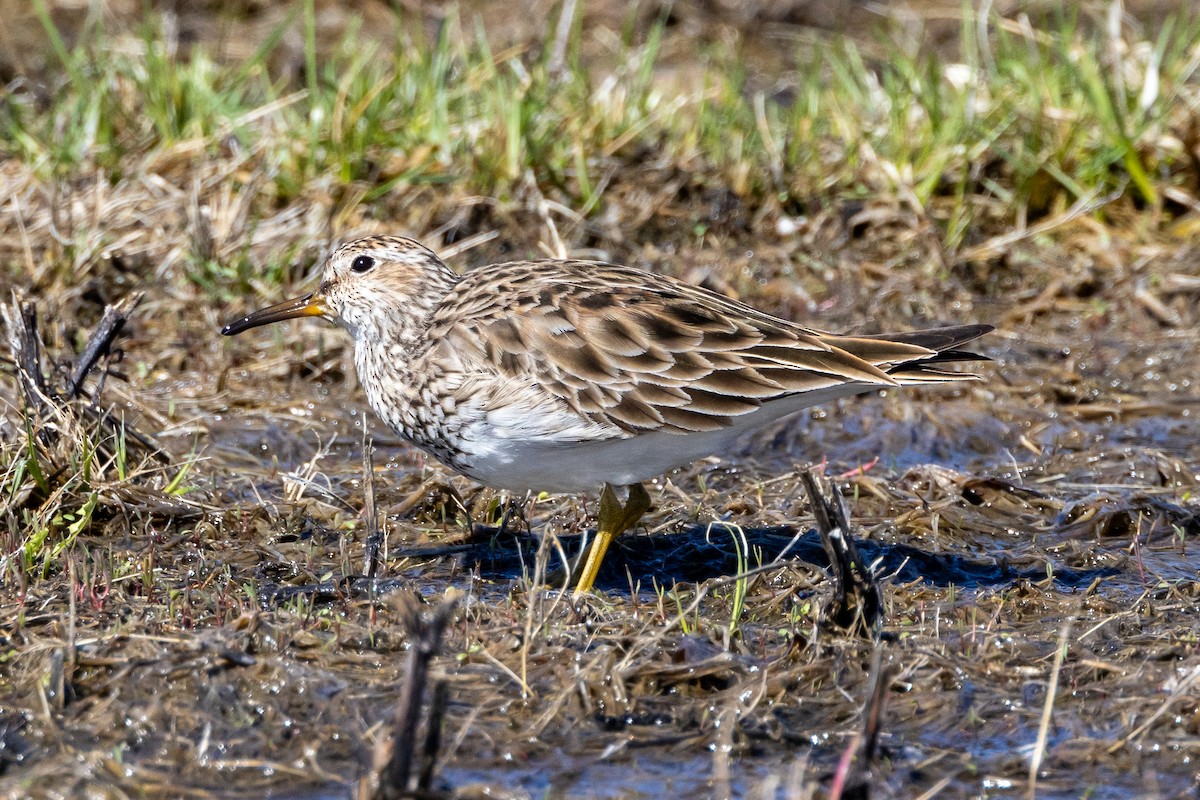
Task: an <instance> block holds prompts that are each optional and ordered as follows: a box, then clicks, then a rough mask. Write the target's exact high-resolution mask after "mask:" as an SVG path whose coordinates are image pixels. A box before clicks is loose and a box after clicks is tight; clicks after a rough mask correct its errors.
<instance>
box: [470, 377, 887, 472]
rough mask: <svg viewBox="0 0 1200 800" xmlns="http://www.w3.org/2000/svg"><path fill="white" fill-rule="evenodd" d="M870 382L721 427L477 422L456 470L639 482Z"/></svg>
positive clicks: (810, 395) (783, 403)
mask: <svg viewBox="0 0 1200 800" xmlns="http://www.w3.org/2000/svg"><path fill="white" fill-rule="evenodd" d="M876 388H878V387H874V386H863V385H861V384H860V385H854V384H841V385H839V386H833V387H830V388H828V389H823V390H820V391H815V392H807V393H805V394H803V395H797V396H794V397H789V398H785V399H782V400H777V401H774V402H772V403H768V404H766V405H764V406H762V407H761V408H759V409H757V410H756V411H753V412H751V413H750V414H746V415H745V416H742V417H738V418H737V420H736V423H735V424H734V425H733V426H731V427H728V428H723V429H721V430H717V431H708V432H700V433H688V434H678V433H662V432H650V433H643V434H640V435H637V436H632V437H629V438H624V439H618V438H609V439H601V440H590V441H587V440H585V441H563V440H561V439H549V438H545V437H528V436H520V435H506V433H508V432H507V431H505V430H504V429H502V428H498V427H497V426H495V425H489V424H486V423H484V422H483V421H480V422H479V423H476V424H475V425H474V426H472V428H471V429H469V430H465V431H464V432H463V433H464V441H462V442H461V446H462V448H463V456H464V459H463V460H464V461H465V462H468V463H467V466H466V467H465V468H464V469H463V470H462V471H463V472H464V474H466V475H467V476H468V477H470V478H473V479H475V480H477V481H479V482H480V483H482V484H485V485H487V486H492V487H495V488H497V489H506V490H509V491H527V490H533V491H540V492H561V493H574V492H583V491H592V490H595V489H598V488H599V487H600V486H601V485H603V484H605V483H611V484H613V485H614V486H621V485H628V484H631V483H640V482H642V481H645V480H649V479H650V478H654V477H656V476H658V475H661V474H663V473H664V472H667V471H668V470H672V469H674V468H676V467H680V466H683V465H685V464H689V463H691V462H692V461H695V460H696V459H699V458H704V457H706V456H710V455H714V454H720V453H722V452H727V451H728V450H730V449H731V448H732V447H733V446H734V444H735V442H736V441H737V439H738V438H740V437H741V436H742V435H743V434H746V433H748V432H750V431H752V430H755V429H756V428H761V427H763V426H765V425H768V424H770V423H772V422H775V421H777V420H779V419H781V418H783V417H786V416H788V415H791V414H795V413H796V412H798V411H801V410H803V409H805V408H808V407H809V406H812V405H816V404H818V403H824V402H827V401H829V400H832V399H835V398H838V397H845V396H847V395H852V394H861V393H862V392H867V391H871V390H872V389H876Z"/></svg>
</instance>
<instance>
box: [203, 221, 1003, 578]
mask: <svg viewBox="0 0 1200 800" xmlns="http://www.w3.org/2000/svg"><path fill="white" fill-rule="evenodd" d="M299 317H322V318H324V319H326V320H328V321H331V322H333V323H336V324H337V325H339V326H341V327H342V328H344V329H345V330H346V331H347V332H348V333H349V334H350V337H351V338H352V339H353V342H354V365H355V369H356V371H357V373H358V377H359V383H360V384H361V386H362V387H363V389H364V390H365V392H366V396H367V401H368V403H369V404H370V406H371V408H372V410H373V411H374V412H375V413H376V414H377V415H378V416H379V417H380V418H381V419H382V420H383V421H384V422H385V423H386V424H387V425H388V426H389V427H391V428H392V429H393V430H394V431H396V433H397V434H399V435H400V436H401V437H403V438H404V439H406V440H407V441H409V442H411V443H412V444H414V445H416V446H417V447H419V448H421V449H422V450H424V451H426V452H427V453H429V454H430V455H432V456H434V457H435V458H436V459H438V460H439V461H441V462H442V463H443V464H445V465H446V466H447V467H449V468H450V469H451V470H454V471H455V472H457V473H460V474H462V475H465V476H467V477H468V478H471V479H472V480H474V481H477V482H479V483H481V484H484V485H486V486H490V487H493V488H496V489H500V490H506V491H511V492H523V491H529V490H532V491H537V492H550V493H581V492H586V491H591V490H594V489H596V488H597V487H599V488H600V507H599V514H598V519H597V532H596V535H595V537H594V538H593V541H592V543H591V545H590V546H589V547H588V549H587V553H586V557H585V558H583V559H582V566H581V567H580V568H579V569H578V570H577V571H576V576H575V577H576V580H575V596H576V597H578V596H581V595H585V594H587V593H589V592H591V591H592V590H593V588H594V584H595V579H596V575H597V573H598V571H599V569H600V564H601V562H602V561H603V559H604V556H605V554H606V552H607V551H608V548H609V546H610V544H611V543H612V542H613V540H615V539H616V538H617V537H618V536H620V535H621V534H622V533H624V532H625V531H627V530H629V529H630V528H632V527H634V526H635V525H636V524H637V523H638V521H639V520H640V519H641V517H642V516H643V515H644V514H645V513H646V511H648V510H649V509H650V506H651V501H650V496H649V494H648V493H647V491H646V489H645V486H644V485H643V484H644V482H645V481H648V480H650V479H652V478H655V477H657V476H660V475H662V474H663V473H666V472H668V471H670V470H672V469H675V468H677V467H680V466H683V465H686V464H688V463H690V462H692V461H695V460H697V459H699V458H704V457H707V456H711V455H714V454H720V453H725V452H728V451H729V449H730V448H732V447H733V446H734V444H735V442H736V441H737V440H738V439H739V438H740V437H742V436H743V435H744V434H746V433H748V432H749V431H752V430H756V429H759V428H762V427H763V426H766V425H768V424H771V423H773V422H776V421H778V420H781V419H783V418H785V417H788V416H791V415H794V414H796V413H797V412H799V411H801V410H803V409H805V408H808V407H810V406H813V405H816V404H818V403H825V402H828V401H831V400H835V399H837V398H841V397H847V396H850V395H856V394H863V393H866V392H871V391H874V390H878V389H883V388H888V387H895V386H909V385H920V384H931V383H944V382H952V381H966V380H978V379H979V376H978V375H976V374H974V373H970V372H961V371H956V370H947V369H946V368H945V365H946V364H947V363H950V362H956V361H980V360H986V358H985V357H983V356H981V355H977V354H975V353H972V352H969V351H966V350H961V349H959V348H960V347H961V346H962V345H964V344H966V343H968V342H971V341H973V340H975V339H978V338H979V337H981V336H983V335H984V334H986V333H988V332H989V331H991V330H994V328H993V327H992V326H991V325H986V324H968V325H956V326H951V327H942V328H935V329H927V330H916V331H910V332H905V333H893V334H882V335H879V334H876V335H857V334H854V335H840V334H834V333H828V332H825V331H821V330H816V329H813V328H808V327H804V326H802V325H799V324H797V323H794V322H790V321H788V320H785V319H782V318H779V317H775V316H772V315H770V314H767V313H765V312H763V311H759V310H757V309H755V308H753V307H752V306H750V305H747V304H745V303H742V302H739V301H737V300H734V299H731V298H729V297H726V296H724V295H721V294H718V293H716V292H713V291H709V290H707V289H705V288H702V287H699V286H694V285H691V284H688V283H686V282H684V281H681V280H678V279H675V278H671V277H668V276H665V275H660V274H656V273H652V272H648V271H645V270H641V269H637V268H634V267H629V266H621V265H618V264H610V263H603V262H596V261H582V260H571V259H551V260H535V261H512V262H508V263H502V264H495V265H491V266H483V267H477V268H475V269H473V270H470V271H467V272H466V273H465V274H462V275H459V274H458V273H456V272H455V271H454V270H452V269H451V268H450V267H448V266H447V265H446V264H445V262H443V261H442V259H440V258H439V257H438V256H437V254H436V253H434V251H432V250H430V249H429V248H427V247H425V246H423V245H422V244H420V243H419V242H417V241H415V240H413V239H409V238H404V237H399V236H386V235H376V236H369V237H366V238H360V239H356V240H354V241H350V242H348V243H346V244H343V245H341V246H340V247H338V248H336V249H335V250H334V251H333V252H332V253H331V255H330V256H329V257H328V259H327V260H326V262H325V264H324V267H323V271H322V276H321V280H320V284H319V285H318V287H317V289H316V291H314V292H312V293H311V294H308V295H305V296H303V297H299V298H296V299H292V300H285V301H283V302H281V303H277V304H275V305H272V306H269V307H267V308H263V309H260V310H258V311H254V312H252V313H250V314H248V315H246V316H244V317H241V318H240V319H237V320H235V321H232V322H230V323H229V324H228V325H226V326H225V327H224V328H223V329H222V333H223V334H225V335H227V336H232V335H234V334H238V333H242V332H243V331H246V330H249V329H251V328H255V327H258V326H260V325H267V324H270V323H275V322H279V321H282V320H287V319H293V318H299ZM618 495H624V499H623V500H622V499H621V498H620V497H619V496H618Z"/></svg>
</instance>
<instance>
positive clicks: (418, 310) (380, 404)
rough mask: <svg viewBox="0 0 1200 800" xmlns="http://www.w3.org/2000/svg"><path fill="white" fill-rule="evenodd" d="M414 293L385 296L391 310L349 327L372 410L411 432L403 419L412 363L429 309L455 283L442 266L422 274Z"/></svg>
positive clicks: (422, 345) (413, 379)
mask: <svg viewBox="0 0 1200 800" xmlns="http://www.w3.org/2000/svg"><path fill="white" fill-rule="evenodd" d="M425 280H426V284H425V288H424V290H423V291H421V292H419V293H412V294H406V295H404V296H397V297H395V298H388V299H386V300H385V302H386V304H387V307H388V308H390V309H392V310H394V312H395V313H391V314H387V315H383V316H381V317H379V318H376V319H373V320H372V321H371V324H370V325H364V326H362V327H361V328H360V329H359V330H357V331H355V332H354V366H355V369H356V370H357V372H358V377H359V383H360V384H361V385H362V386H363V388H364V389H365V390H366V393H367V400H368V401H369V402H370V404H371V407H372V408H373V409H374V410H375V412H376V413H377V414H378V415H379V416H380V417H382V418H383V420H384V421H385V422H387V423H388V425H390V426H391V427H392V428H393V429H395V430H397V431H400V432H401V433H402V434H403V435H405V436H408V437H409V438H411V437H412V435H413V434H412V432H411V431H410V428H411V426H412V423H413V420H411V419H408V418H407V417H408V416H409V414H410V412H411V408H412V402H413V400H414V397H413V396H414V394H416V393H418V392H419V384H420V383H421V381H420V380H419V379H418V378H419V376H414V374H413V365H414V363H415V362H417V361H419V360H420V358H421V356H422V354H424V353H425V351H426V350H428V349H429V346H430V342H429V339H428V331H429V327H430V324H431V322H432V320H433V317H434V314H435V313H436V311H437V309H438V307H439V306H440V305H441V304H442V301H443V300H444V299H445V297H446V295H448V294H449V293H450V292H451V291H452V290H453V289H454V286H455V284H457V283H458V281H459V277H458V276H457V275H456V274H455V273H454V272H452V271H451V270H450V269H449V268H448V267H443V268H442V269H441V270H438V271H436V272H434V271H432V270H431V271H430V273H427V274H426V276H425Z"/></svg>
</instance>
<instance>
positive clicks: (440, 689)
mask: <svg viewBox="0 0 1200 800" xmlns="http://www.w3.org/2000/svg"><path fill="white" fill-rule="evenodd" d="M454 606H455V603H454V601H453V600H445V601H442V602H441V603H439V604H438V605H437V606H435V607H434V608H433V609H432V610H428V611H426V610H424V609H423V608H422V605H421V602H420V601H419V600H417V599H416V598H411V599H409V600H406V601H404V602H403V604H402V605H401V608H400V613H401V618H402V619H403V621H404V627H405V629H406V630H407V631H408V635H409V638H410V641H411V643H412V647H411V649H410V650H409V651H408V670H407V672H408V676H407V680H406V681H405V685H404V693H403V694H402V695H401V696H400V701H399V702H398V703H397V704H396V713H395V715H394V716H393V725H392V736H391V740H390V741H385V742H383V743H382V744H381V745H380V747H379V748H378V749H377V750H376V752H375V767H374V768H373V769H372V771H371V774H370V775H368V776H366V777H364V778H363V779H362V780H361V781H360V782H359V789H358V797H359V799H360V800H398V799H399V798H402V797H429V796H433V795H434V794H435V793H433V792H431V790H430V787H429V784H430V783H431V782H432V778H433V768H434V765H435V764H436V761H437V748H438V745H439V743H440V741H441V734H440V728H441V725H442V714H443V713H444V710H445V707H446V700H447V696H446V692H447V690H446V688H445V685H444V683H439V685H438V686H435V687H434V691H433V699H432V702H431V703H430V709H429V713H428V714H427V715H426V718H425V736H424V737H423V743H422V745H421V746H420V750H419V751H418V742H417V728H418V727H419V726H420V723H421V709H422V707H423V705H424V697H425V684H426V682H427V680H428V676H429V662H430V660H431V659H432V658H433V656H435V655H436V654H437V652H438V649H439V648H440V647H441V643H442V634H443V633H444V632H445V630H446V625H447V624H449V622H450V618H451V616H452V614H453V612H454ZM418 753H419V755H418ZM417 758H419V759H420V761H421V763H420V766H419V770H418V780H417V782H416V785H415V786H414V785H412V775H413V762H414V761H415V760H416V759H417Z"/></svg>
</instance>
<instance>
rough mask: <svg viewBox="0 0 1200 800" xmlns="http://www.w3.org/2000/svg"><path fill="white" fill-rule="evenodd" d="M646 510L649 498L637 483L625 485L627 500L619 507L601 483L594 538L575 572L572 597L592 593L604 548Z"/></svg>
mask: <svg viewBox="0 0 1200 800" xmlns="http://www.w3.org/2000/svg"><path fill="white" fill-rule="evenodd" d="M649 510H650V495H649V494H647V493H646V487H644V486H642V485H641V484H640V483H634V484H631V485H630V486H629V499H628V500H626V501H625V504H624V505H621V501H620V500H618V499H617V493H616V492H614V491H613V487H612V486H611V485H610V484H607V483H606V484H604V489H602V490H601V492H600V517H599V518H598V519H597V520H596V539H595V541H593V542H592V546H591V547H589V548H588V552H587V558H586V559H585V560H584V562H583V568H582V569H581V570H580V571H579V579H578V581H577V582H576V583H575V595H574V596H575V597H579V596H580V595H583V594H586V593H588V592H590V591H591V590H592V584H594V583H595V582H596V573H598V572H599V571H600V562H602V561H603V560H604V554H605V553H606V552H608V546H609V545H610V544H612V541H613V539H616V538H617V537H618V536H620V535H621V534H622V533H624V532H625V531H627V530H629V529H630V528H632V527H633V526H634V525H636V524H637V522H638V520H640V519H641V518H642V515H643V514H645V513H646V512H647V511H649Z"/></svg>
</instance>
